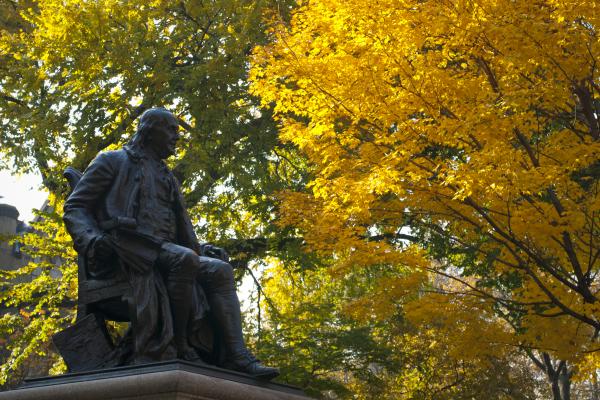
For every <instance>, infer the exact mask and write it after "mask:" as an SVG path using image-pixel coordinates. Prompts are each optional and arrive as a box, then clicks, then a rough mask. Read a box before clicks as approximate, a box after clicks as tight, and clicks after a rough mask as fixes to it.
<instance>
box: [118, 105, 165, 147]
mask: <svg viewBox="0 0 600 400" xmlns="http://www.w3.org/2000/svg"><path fill="white" fill-rule="evenodd" d="M169 118H175V116H174V115H173V113H172V112H170V111H169V110H167V109H166V108H163V107H155V108H150V109H148V110H146V111H144V113H143V114H142V116H141V117H140V122H139V124H138V128H137V131H136V132H135V134H134V135H133V137H132V138H131V139H130V140H129V142H128V143H127V145H128V147H129V148H131V149H132V150H139V149H141V148H143V147H144V142H145V141H146V138H147V136H148V133H149V132H152V129H153V128H154V127H155V126H156V125H157V124H159V123H161V122H164V121H165V120H167V119H169Z"/></svg>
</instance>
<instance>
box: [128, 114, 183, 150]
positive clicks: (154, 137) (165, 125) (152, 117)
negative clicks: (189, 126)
mask: <svg viewBox="0 0 600 400" xmlns="http://www.w3.org/2000/svg"><path fill="white" fill-rule="evenodd" d="M178 139H179V122H178V121H177V118H176V117H175V115H173V113H171V112H170V111H168V110H167V109H165V108H162V107H156V108H150V109H148V110H146V111H145V112H144V113H143V114H142V116H141V117H140V122H139V125H138V129H137V132H136V133H135V135H134V136H133V138H132V139H131V141H130V142H129V144H130V145H131V146H133V147H142V148H144V149H146V150H149V151H151V152H153V153H154V154H155V155H157V156H158V157H159V158H161V159H165V158H167V157H169V156H171V155H173V154H175V147H176V145H177V140H178Z"/></svg>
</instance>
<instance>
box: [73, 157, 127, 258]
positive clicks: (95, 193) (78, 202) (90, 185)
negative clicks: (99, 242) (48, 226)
mask: <svg viewBox="0 0 600 400" xmlns="http://www.w3.org/2000/svg"><path fill="white" fill-rule="evenodd" d="M110 161H111V160H110V157H109V155H108V154H107V153H100V154H98V156H96V158H95V159H94V160H93V161H92V162H91V163H90V165H89V166H88V168H87V169H86V170H85V172H84V173H83V176H82V177H81V180H80V181H79V183H78V184H77V186H76V187H75V189H74V190H73V193H71V195H70V196H69V198H68V199H67V201H66V202H65V206H64V216H63V219H64V221H65V225H66V227H67V231H69V233H70V234H71V237H72V238H73V243H74V247H75V250H77V252H78V253H80V254H86V253H87V250H88V247H89V245H90V244H91V243H92V242H93V241H94V240H95V239H96V238H97V237H99V236H100V235H102V234H103V232H102V230H101V229H100V228H99V226H98V221H96V218H95V217H94V209H95V208H96V207H97V206H98V203H99V201H100V200H101V199H102V198H103V197H104V195H105V194H106V192H107V191H108V190H109V188H110V185H111V183H112V181H113V178H114V175H115V172H114V171H115V169H114V168H113V167H112V165H111V162H110Z"/></svg>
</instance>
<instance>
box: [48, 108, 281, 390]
mask: <svg viewBox="0 0 600 400" xmlns="http://www.w3.org/2000/svg"><path fill="white" fill-rule="evenodd" d="M178 130H179V123H178V121H177V118H176V117H175V116H174V115H173V114H172V113H170V112H169V111H167V110H166V109H164V108H153V109H150V110H147V111H146V112H145V113H144V114H143V115H142V116H141V118H140V122H139V127H138V130H137V132H136V134H135V135H134V137H133V138H132V139H131V140H130V142H129V143H128V144H127V145H126V146H124V147H123V149H120V150H116V151H107V152H102V153H99V154H98V155H97V157H96V158H95V159H94V160H93V161H92V162H91V163H90V165H89V166H88V168H87V169H86V170H85V172H84V173H83V175H82V176H81V178H80V180H79V181H78V182H77V183H76V184H75V183H72V184H73V185H74V189H73V192H72V193H71V195H70V196H69V197H68V199H67V201H66V202H65V207H64V221H65V224H66V227H67V230H68V231H69V233H70V234H71V236H72V237H73V241H74V246H75V249H76V250H77V252H78V254H79V255H80V264H81V265H80V267H81V268H82V271H83V272H81V271H80V303H81V304H83V303H86V304H87V306H88V307H89V310H88V311H86V314H88V313H95V314H96V315H101V316H103V317H108V318H109V319H110V318H112V319H115V320H125V321H131V328H130V333H129V339H128V340H129V343H130V347H131V348H130V350H129V353H130V354H129V355H128V356H125V355H124V352H123V351H121V353H120V355H119V357H120V358H119V360H118V361H114V360H113V362H112V365H120V364H124V363H132V364H139V363H147V362H155V361H162V360H169V359H174V358H179V359H183V360H186V361H191V362H197V363H203V362H205V361H208V362H211V363H215V364H217V366H220V367H224V368H228V369H233V370H236V371H240V372H244V373H248V374H250V375H253V376H255V377H259V378H263V379H271V378H273V377H275V376H277V375H278V374H279V372H278V370H277V369H275V368H271V367H267V366H264V365H262V364H261V363H260V362H259V361H258V360H257V359H256V358H254V356H253V355H252V354H251V353H250V352H249V351H248V350H247V348H246V345H245V343H244V339H243V336H242V326H241V317H240V304H239V300H238V297H237V294H236V291H235V285H234V279H233V270H232V267H231V265H230V264H229V263H228V262H227V261H228V257H227V254H226V253H225V251H224V250H223V249H220V248H217V247H215V246H211V245H208V244H204V245H201V244H200V243H199V242H198V240H197V238H196V235H195V233H194V230H193V228H192V223H191V221H190V218H189V216H188V214H187V211H186V209H185V206H184V202H183V197H182V195H181V191H180V189H179V186H178V182H177V180H176V179H175V177H174V176H173V174H172V173H171V171H170V170H169V169H168V168H167V166H166V165H165V163H164V161H163V160H165V159H166V158H168V157H169V156H171V155H173V154H175V149H176V143H177V140H178V139H179V133H178ZM119 277H120V278H119ZM119 279H120V281H119ZM98 282H99V283H100V286H98V287H100V289H95V290H96V291H97V292H98V293H100V294H101V295H102V296H91V297H90V295H89V293H92V292H91V291H89V290H92V289H89V287H91V286H93V285H92V283H94V284H96V285H98ZM106 282H124V283H125V285H126V286H127V288H128V290H127V291H126V292H123V293H127V294H121V292H119V294H118V295H113V293H112V292H111V293H110V295H109V294H108V293H109V292H110V291H111V290H112V289H114V288H115V287H116V286H118V285H117V283H111V284H107V285H106V287H105V288H103V287H101V286H102V284H105V283H106ZM82 285H83V286H85V285H88V286H89V287H88V286H85V287H83V286H82ZM88 289H89V290H88ZM86 290H87V291H86ZM86 293H87V294H86ZM115 293H117V292H115ZM82 295H83V296H88V298H89V300H85V301H82V299H81V296H82ZM81 304H80V305H81ZM90 310H91V311H90ZM78 319H79V317H78ZM207 320H208V321H209V322H208V326H209V327H208V329H210V330H212V332H210V334H211V335H213V336H214V337H215V341H214V342H215V343H220V349H219V352H220V355H219V356H214V354H215V353H214V352H213V353H212V355H211V351H213V349H211V345H210V344H209V346H206V343H202V340H203V339H202V338H203V337H205V336H206V329H207ZM80 336H89V335H87V334H86V335H80ZM88 341H89V339H88ZM55 342H58V343H60V340H58V341H57V340H55ZM63 342H64V340H63ZM57 345H58V344H57ZM213 347H214V346H213ZM59 349H60V350H61V353H63V356H64V355H65V354H64V353H67V351H63V350H62V349H61V346H59ZM67 358H68V357H65V359H67ZM107 365H109V364H107Z"/></svg>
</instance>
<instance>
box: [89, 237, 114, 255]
mask: <svg viewBox="0 0 600 400" xmlns="http://www.w3.org/2000/svg"><path fill="white" fill-rule="evenodd" d="M92 246H93V257H94V258H95V259H96V260H98V261H105V260H108V259H109V258H110V257H112V255H113V254H114V253H115V252H114V250H113V247H112V244H111V242H110V237H109V236H108V235H106V234H104V235H101V236H99V237H97V238H96V240H94V244H93V245H92Z"/></svg>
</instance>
